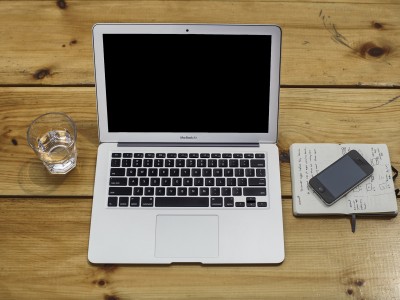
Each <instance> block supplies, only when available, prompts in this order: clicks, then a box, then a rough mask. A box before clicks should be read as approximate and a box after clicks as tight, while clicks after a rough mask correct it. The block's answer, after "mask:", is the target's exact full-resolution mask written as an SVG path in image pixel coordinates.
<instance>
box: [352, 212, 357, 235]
mask: <svg viewBox="0 0 400 300" xmlns="http://www.w3.org/2000/svg"><path fill="white" fill-rule="evenodd" d="M351 232H353V233H354V232H356V214H351Z"/></svg>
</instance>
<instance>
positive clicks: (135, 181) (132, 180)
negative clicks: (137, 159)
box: [129, 177, 139, 186]
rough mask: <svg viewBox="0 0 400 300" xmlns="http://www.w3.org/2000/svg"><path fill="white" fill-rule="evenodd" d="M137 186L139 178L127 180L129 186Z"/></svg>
mask: <svg viewBox="0 0 400 300" xmlns="http://www.w3.org/2000/svg"><path fill="white" fill-rule="evenodd" d="M138 184H139V178H137V177H134V178H129V185H130V186H136V185H138Z"/></svg>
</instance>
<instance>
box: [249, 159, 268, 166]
mask: <svg viewBox="0 0 400 300" xmlns="http://www.w3.org/2000/svg"><path fill="white" fill-rule="evenodd" d="M250 166H251V167H252V168H263V167H265V160H263V159H252V160H251V161H250Z"/></svg>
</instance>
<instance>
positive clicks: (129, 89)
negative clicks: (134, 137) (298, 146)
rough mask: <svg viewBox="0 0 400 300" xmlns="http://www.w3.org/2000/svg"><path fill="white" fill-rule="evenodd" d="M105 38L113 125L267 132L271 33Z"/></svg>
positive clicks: (122, 128)
mask: <svg viewBox="0 0 400 300" xmlns="http://www.w3.org/2000/svg"><path fill="white" fill-rule="evenodd" d="M103 41H104V63H105V78H106V96H107V111H108V129H109V131H110V132H229V133H235V132H237V133H240V132H243V133H250V132H251V133H267V132H268V115H269V92H270V65H271V61H270V60H271V36H264V35H263V36H261V35H192V34H188V35H182V34H176V35H171V34H168V35H163V34H104V35H103Z"/></svg>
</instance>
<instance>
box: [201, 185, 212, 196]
mask: <svg viewBox="0 0 400 300" xmlns="http://www.w3.org/2000/svg"><path fill="white" fill-rule="evenodd" d="M208 195H210V189H209V188H208V187H201V188H200V196H208Z"/></svg>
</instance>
